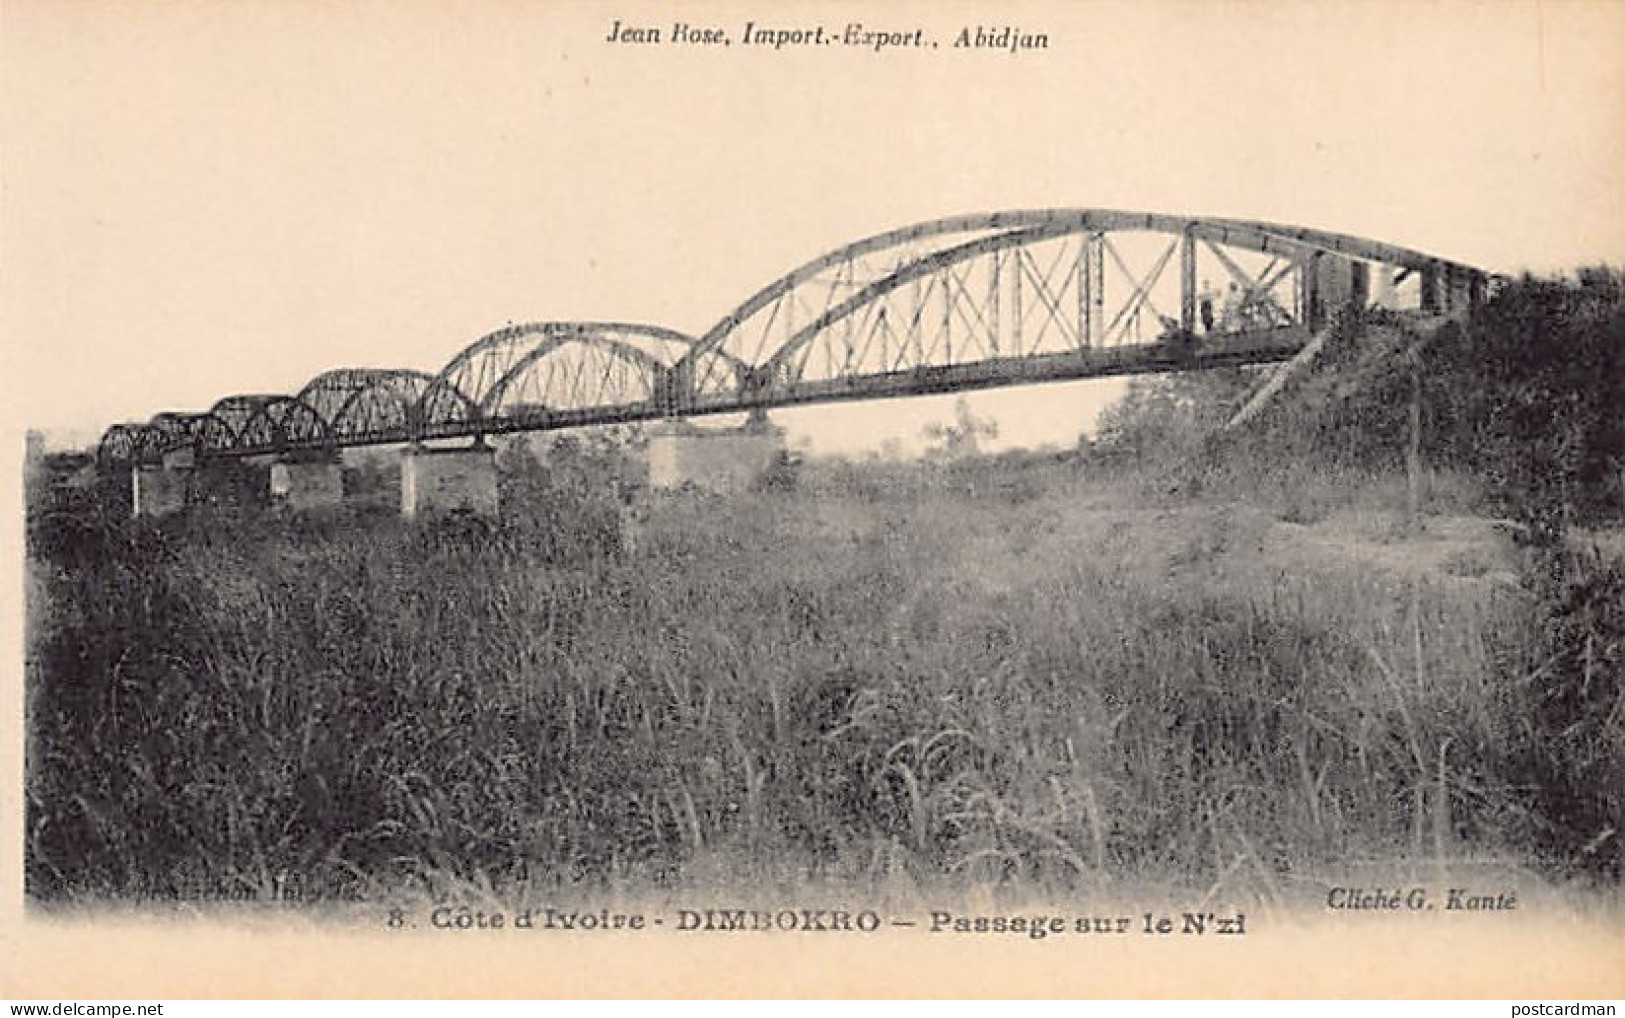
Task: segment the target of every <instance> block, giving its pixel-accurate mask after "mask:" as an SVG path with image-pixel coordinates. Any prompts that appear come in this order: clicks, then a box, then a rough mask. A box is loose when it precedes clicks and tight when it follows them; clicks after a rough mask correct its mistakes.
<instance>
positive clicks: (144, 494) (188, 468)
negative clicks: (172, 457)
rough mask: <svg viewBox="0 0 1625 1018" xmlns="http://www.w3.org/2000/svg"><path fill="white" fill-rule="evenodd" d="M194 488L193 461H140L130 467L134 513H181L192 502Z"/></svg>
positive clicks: (132, 513)
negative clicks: (172, 462) (183, 462)
mask: <svg viewBox="0 0 1625 1018" xmlns="http://www.w3.org/2000/svg"><path fill="white" fill-rule="evenodd" d="M165 459H166V460H167V459H168V457H165ZM191 491H192V464H191V463H185V464H182V463H174V464H171V463H169V462H165V463H140V464H137V465H136V466H135V467H133V468H131V470H130V514H131V515H132V516H146V517H152V518H156V517H160V516H170V515H172V514H174V513H178V512H180V511H181V510H182V509H185V508H186V507H187V505H188V504H190V502H191Z"/></svg>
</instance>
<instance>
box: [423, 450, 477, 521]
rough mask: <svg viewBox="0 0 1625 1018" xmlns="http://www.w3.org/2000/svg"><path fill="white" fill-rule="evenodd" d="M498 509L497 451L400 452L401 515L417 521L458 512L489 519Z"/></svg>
mask: <svg viewBox="0 0 1625 1018" xmlns="http://www.w3.org/2000/svg"><path fill="white" fill-rule="evenodd" d="M497 510H498V501H497V464H496V452H495V450H493V449H491V448H490V447H489V446H485V445H476V446H474V447H472V448H462V449H430V448H427V447H422V446H419V447H414V448H407V449H404V450H402V452H401V515H402V516H404V517H406V518H407V519H417V518H428V517H434V516H445V515H447V514H449V513H454V512H459V511H461V512H467V513H472V514H473V515H475V516H482V517H485V518H488V519H492V518H495V517H496V515H497Z"/></svg>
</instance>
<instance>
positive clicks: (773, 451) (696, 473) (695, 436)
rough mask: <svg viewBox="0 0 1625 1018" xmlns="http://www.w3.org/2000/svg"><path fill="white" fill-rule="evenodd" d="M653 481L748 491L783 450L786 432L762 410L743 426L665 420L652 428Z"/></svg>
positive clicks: (660, 485) (659, 484)
mask: <svg viewBox="0 0 1625 1018" xmlns="http://www.w3.org/2000/svg"><path fill="white" fill-rule="evenodd" d="M648 434H649V451H648V456H649V486H650V487H651V488H656V489H659V488H681V487H683V486H684V485H693V486H694V487H697V488H703V489H705V490H707V491H713V492H716V493H718V494H723V495H727V494H732V493H734V492H739V491H745V490H748V489H749V488H750V487H751V486H752V485H754V484H755V483H756V482H757V481H758V480H759V479H760V478H761V477H762V475H763V474H765V473H766V472H767V471H768V469H769V468H770V467H772V466H773V464H774V462H775V461H776V460H777V459H778V457H779V456H780V454H782V453H783V452H784V448H785V445H784V432H783V431H782V430H780V429H779V428H776V427H774V426H773V425H772V424H770V423H769V422H768V420H767V416H766V415H765V414H761V413H753V414H752V415H751V418H750V420H749V421H748V422H747V423H746V424H745V426H744V427H742V428H702V427H699V426H697V425H694V424H691V423H689V422H688V421H683V420H674V421H662V422H661V423H659V424H657V425H654V426H653V427H651V428H650V429H649V433H648Z"/></svg>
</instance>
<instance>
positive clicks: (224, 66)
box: [0, 0, 1625, 453]
mask: <svg viewBox="0 0 1625 1018" xmlns="http://www.w3.org/2000/svg"><path fill="white" fill-rule="evenodd" d="M616 20H621V21H623V22H625V23H627V24H648V25H657V26H666V25H669V24H670V23H672V22H674V21H679V20H686V21H689V22H691V23H694V24H715V25H717V26H719V27H722V28H724V29H726V30H728V31H730V32H731V33H732V34H733V35H734V36H735V37H737V36H738V32H739V30H740V28H741V27H742V25H743V23H744V22H745V21H746V20H755V21H757V22H758V23H769V24H774V25H779V24H782V25H784V26H786V27H790V26H792V25H796V24H799V23H802V22H806V23H810V24H826V25H830V26H833V27H841V26H844V25H846V24H848V23H850V22H861V23H864V24H865V25H866V26H871V27H875V28H896V29H898V30H906V29H913V28H915V27H919V28H922V29H923V30H924V32H925V33H926V34H927V35H928V36H930V37H931V38H933V39H937V40H940V45H939V48H936V49H932V48H924V49H918V50H906V51H905V50H897V51H890V52H885V51H883V52H878V53H876V52H871V51H867V50H863V49H859V48H849V47H845V46H832V47H822V48H811V49H790V48H787V49H784V50H780V51H777V52H775V51H773V50H771V49H764V48H761V47H752V46H744V45H733V46H730V47H724V48H715V49H706V48H694V47H683V46H674V45H660V46H628V45H625V44H611V43H609V42H607V41H606V35H607V33H608V31H609V28H610V25H611V24H612V23H613V22H614V21H616ZM977 25H993V26H1001V25H1011V26H1016V27H1018V28H1019V29H1020V30H1021V31H1023V32H1043V33H1044V34H1045V35H1046V36H1047V37H1048V43H1049V46H1048V48H1047V49H1045V50H1041V51H1027V52H1022V53H1015V54H1012V53H1008V52H1000V51H970V50H960V49H955V48H953V47H952V46H951V44H950V41H951V39H952V37H953V36H954V35H955V34H956V33H957V31H958V30H959V29H960V28H961V27H974V26H977ZM0 57H3V60H0V99H3V103H4V105H3V109H0V186H3V189H0V380H3V381H0V386H3V389H4V391H3V395H4V396H5V400H4V403H5V408H4V425H5V428H6V430H7V432H8V434H9V435H11V436H13V437H15V436H16V435H17V434H18V433H20V431H21V429H22V428H24V427H34V428H42V429H46V430H47V431H48V432H49V433H50V434H51V435H52V436H53V438H54V439H55V440H56V441H57V443H58V444H62V443H63V442H70V443H71V442H75V441H78V442H85V443H90V442H94V440H95V438H96V436H98V435H99V434H100V432H101V431H102V430H103V429H104V428H106V427H107V426H108V425H110V424H113V423H115V422H118V421H123V420H130V419H136V420H144V419H146V418H148V417H150V416H151V415H152V414H153V413H155V412H157V411H159V410H166V409H203V408H206V407H208V406H209V405H210V404H212V403H213V402H214V401H215V400H216V399H218V398H219V397H221V396H224V395H227V394H230V393H240V392H288V391H295V390H297V389H298V388H299V387H300V386H301V385H302V384H303V383H304V382H305V381H306V380H307V379H309V378H310V377H311V376H313V375H315V374H317V373H319V372H321V371H323V370H325V369H328V368H332V367H337V366H383V367H414V368H419V369H423V370H429V371H433V370H437V369H438V368H439V367H440V365H442V364H444V363H445V362H446V361H447V360H449V359H450V358H451V356H452V355H453V354H455V353H456V352H457V350H459V349H460V348H461V347H463V346H465V345H466V344H468V343H470V342H472V341H473V340H475V339H477V338H478V337H479V336H481V335H483V334H484V333H486V332H488V331H491V330H492V329H494V328H497V327H500V326H501V325H503V324H504V323H506V322H509V321H530V320H574V319H582V320H622V321H643V322H651V323H659V324H663V325H667V326H670V327H672V328H677V329H681V330H684V331H687V332H691V333H699V332H703V331H704V330H705V329H706V328H707V327H708V326H709V325H710V324H711V323H712V322H714V321H716V320H717V319H718V318H720V317H721V316H722V315H723V314H724V313H726V312H727V311H728V310H730V309H731V308H732V307H733V306H734V305H735V304H737V303H738V302H739V301H741V300H742V299H744V298H745V297H746V296H747V295H748V294H750V293H751V292H753V291H754V290H756V289H757V288H759V287H761V286H763V285H765V284H766V283H768V282H770V281H771V280H773V279H774V278H776V277H777V276H779V275H780V274H782V273H783V272H785V271H787V270H789V269H791V268H793V267H794V266H796V265H798V264H800V263H802V262H804V261H806V260H808V259H810V258H812V257H813V256H815V255H817V254H819V253H822V252H824V251H826V250H829V249H832V248H835V247H838V246H840V245H842V244H844V243H847V242H849V241H851V240H855V239H857V238H860V237H863V236H866V235H869V234H873V233H876V232H880V231H882V230H886V229H890V228H892V227H895V226H899V225H903V224H906V223H910V222H915V221H921V220H927V219H934V218H938V217H941V216H946V215H951V214H956V213H962V212H973V211H993V210H999V209H1017V208H1032V207H1101V208H1124V209H1136V210H1147V211H1159V212H1171V213H1188V214H1211V215H1217V216H1227V217H1234V218H1252V219H1262V220H1269V221H1274V222H1283V223H1295V224H1301V225H1305V226H1315V227H1320V228H1324V229H1329V230H1335V231H1340V232H1346V233H1352V234H1357V235H1360V236H1365V237H1371V238H1375V239H1380V240H1384V241H1389V242H1393V243H1397V244H1402V245H1405V246H1408V247H1413V248H1417V249H1420V250H1423V251H1427V252H1429V253H1433V254H1437V255H1440V256H1442V257H1446V258H1449V259H1452V260H1457V261H1462V262H1467V263H1472V264H1476V265H1479V266H1481V267H1484V268H1487V269H1490V270H1493V271H1500V272H1518V271H1522V270H1525V269H1530V270H1535V271H1541V272H1553V271H1563V270H1572V269H1573V268H1574V267H1576V266H1579V265H1584V264H1594V263H1598V262H1608V263H1612V264H1616V265H1618V264H1625V215H1622V209H1621V201H1622V199H1625V126H1622V125H1625V117H1622V116H1621V113H1622V112H1625V4H1619V3H1603V2H1582V3H1561V2H1552V0H1542V2H1515V0H1509V2H1505V3H1493V4H1492V3H1466V2H1456V0H1442V2H1438V3H1430V4H1404V5H1401V4H1393V3H1371V2H1365V3H1362V2H1350V3H1341V4H1337V5H1329V4H1319V3H1308V2H1293V0H1283V2H1269V3H1265V2H1249V0H1220V2H1214V3H1185V2H1181V3H1173V2H1158V0H1152V2H1148V3H1135V4H1115V3H1083V4H1061V3H1035V4H1025V5H1024V4H1008V3H1000V4H993V3H985V4H953V3H939V4H932V5H923V4H910V3H885V4H880V3H871V4H867V5H856V4H845V5H842V4H831V3H819V4H812V3H789V4H774V5H771V6H768V5H760V6H749V7H747V6H743V5H739V4H733V3H688V4H681V3H680V4H675V5H660V6H653V5H639V4H634V3H626V4H608V3H585V2H583V3H557V2H556V3H519V2H511V0H475V2H469V3H460V4H440V3H426V2H419V3H413V2H406V3H387V4H386V3H359V2H357V3H317V2H314V0H275V2H271V0H239V2H234V3H225V2H220V0H216V2H189V0H175V2H170V3H163V4H135V3H100V2H95V0H88V2H83V3H75V4H61V3H49V2H44V0H8V2H7V3H6V6H5V11H4V17H3V31H0ZM1119 384H1120V383H1098V382H1097V383H1086V384H1068V385H1053V386H1044V387H1039V388H1031V389H1021V390H1007V391H1002V392H991V393H982V394H978V395H977V396H975V397H972V401H973V406H974V407H975V409H976V410H977V412H978V413H979V414H982V415H984V416H991V417H993V418H994V419H995V420H996V421H997V422H998V424H999V427H1000V432H1001V436H1000V439H999V441H998V442H997V443H994V445H993V447H994V448H1001V447H1012V446H1037V445H1043V444H1046V443H1048V444H1060V445H1070V444H1071V443H1072V442H1073V441H1075V440H1076V437H1077V435H1078V433H1079V432H1080V431H1082V430H1084V429H1085V428H1087V427H1088V426H1089V424H1090V423H1091V421H1092V420H1093V417H1094V414H1095V413H1096V412H1098V409H1099V408H1100V406H1102V405H1103V404H1104V403H1105V402H1106V401H1107V400H1109V399H1110V398H1111V397H1112V395H1113V394H1114V393H1115V392H1116V391H1118V390H1117V386H1118V385H1119ZM951 414H952V398H932V399H920V400H913V401H897V402H892V403H887V404H867V405H856V404H843V405H839V406H835V407H828V408H819V409H802V410H796V411H791V412H782V413H780V414H776V415H775V416H776V419H778V420H779V421H780V422H781V423H783V424H785V425H786V426H787V427H789V428H790V430H791V432H792V435H793V436H795V437H796V438H797V439H798V441H800V442H801V443H802V444H804V445H809V446H810V447H811V448H813V449H814V450H816V451H820V452H842V453H859V452H862V451H865V450H872V449H876V448H878V447H879V446H880V445H881V444H882V443H883V442H885V441H886V440H887V439H893V440H896V441H899V442H902V443H903V444H904V445H905V446H912V447H917V446H918V445H919V442H920V436H921V433H922V430H923V429H924V428H925V426H926V425H928V424H929V423H931V422H932V421H943V420H947V419H949V418H950V416H951Z"/></svg>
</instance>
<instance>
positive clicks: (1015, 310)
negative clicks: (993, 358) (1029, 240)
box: [1010, 247, 1022, 355]
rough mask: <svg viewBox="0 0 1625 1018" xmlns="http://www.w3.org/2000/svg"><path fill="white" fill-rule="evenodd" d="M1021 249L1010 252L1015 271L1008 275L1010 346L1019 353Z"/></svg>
mask: <svg viewBox="0 0 1625 1018" xmlns="http://www.w3.org/2000/svg"><path fill="white" fill-rule="evenodd" d="M1021 250H1022V249H1021V248H1019V247H1018V248H1016V249H1015V250H1014V251H1012V252H1010V256H1011V258H1013V259H1014V260H1015V265H1014V268H1015V271H1014V272H1012V273H1010V345H1011V346H1012V347H1014V349H1015V352H1016V353H1017V354H1018V355H1019V354H1020V353H1021Z"/></svg>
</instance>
